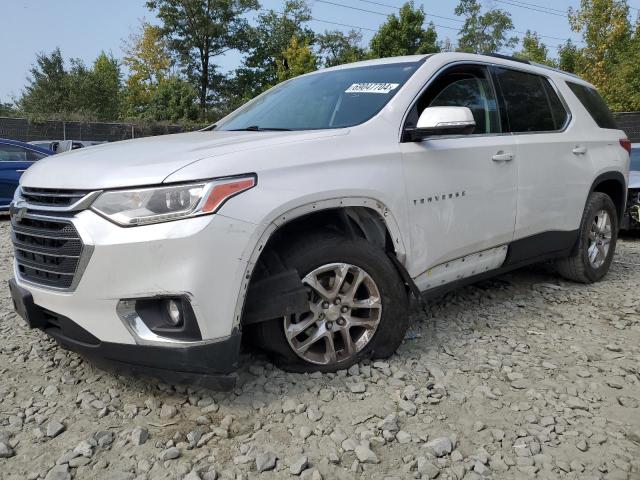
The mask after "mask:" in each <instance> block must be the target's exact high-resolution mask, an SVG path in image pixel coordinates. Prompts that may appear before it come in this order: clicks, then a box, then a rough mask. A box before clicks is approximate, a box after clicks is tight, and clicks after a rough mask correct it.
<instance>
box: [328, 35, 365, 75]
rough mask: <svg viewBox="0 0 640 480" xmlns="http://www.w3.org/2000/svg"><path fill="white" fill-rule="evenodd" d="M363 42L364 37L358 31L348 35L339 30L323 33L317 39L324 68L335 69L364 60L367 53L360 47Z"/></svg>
mask: <svg viewBox="0 0 640 480" xmlns="http://www.w3.org/2000/svg"><path fill="white" fill-rule="evenodd" d="M361 42H362V35H361V34H360V33H359V32H357V31H356V30H351V31H350V32H349V33H346V34H345V33H342V32H341V31H339V30H333V31H326V32H324V33H321V34H320V35H318V37H317V46H318V52H319V55H320V56H321V57H322V64H323V66H324V67H334V66H336V65H342V64H344V63H352V62H359V61H360V60H364V59H365V58H366V52H365V50H364V48H362V47H361V46H360V43H361Z"/></svg>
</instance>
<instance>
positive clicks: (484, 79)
mask: <svg viewBox="0 0 640 480" xmlns="http://www.w3.org/2000/svg"><path fill="white" fill-rule="evenodd" d="M427 107H468V108H469V109H470V110H471V112H472V113H473V118H474V119H475V121H476V128H475V130H474V131H473V133H474V134H487V133H500V132H501V127H500V112H499V111H498V104H497V102H496V96H495V92H494V90H493V85H492V83H491V81H490V79H489V74H488V71H487V69H486V68H485V67H482V66H479V65H456V66H455V67H451V68H449V69H447V70H445V71H444V73H442V74H440V75H439V76H438V77H437V78H436V79H435V80H434V81H433V82H432V83H431V85H430V86H429V88H427V90H426V91H425V92H424V93H423V94H422V96H421V97H420V98H419V99H418V101H417V102H416V105H415V106H414V107H413V108H412V110H411V112H410V113H409V117H408V118H407V127H414V126H415V125H416V124H417V121H418V118H419V117H420V114H421V113H422V112H423V111H424V109H425V108H427Z"/></svg>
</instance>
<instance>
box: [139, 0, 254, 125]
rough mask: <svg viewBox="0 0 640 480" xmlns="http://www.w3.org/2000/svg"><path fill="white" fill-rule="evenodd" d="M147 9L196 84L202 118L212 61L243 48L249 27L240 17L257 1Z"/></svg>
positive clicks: (170, 2)
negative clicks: (158, 23)
mask: <svg viewBox="0 0 640 480" xmlns="http://www.w3.org/2000/svg"><path fill="white" fill-rule="evenodd" d="M147 7H148V8H149V9H151V10H153V11H155V12H157V15H158V18H160V20H161V21H162V32H163V34H164V36H165V38H167V40H168V42H169V46H170V47H171V49H172V50H173V51H175V52H176V53H177V55H178V58H179V60H180V61H181V63H182V65H184V68H185V72H186V73H187V75H188V76H189V78H191V79H192V80H193V81H194V82H196V83H197V84H198V91H199V101H200V111H201V115H202V117H205V116H206V111H207V99H208V97H209V90H210V88H211V84H212V78H213V76H214V74H215V70H216V68H215V64H213V61H214V59H215V58H216V57H219V56H220V55H222V54H224V53H226V52H228V51H229V50H233V49H238V50H244V49H246V47H247V44H248V41H249V36H248V35H249V32H250V27H249V24H248V22H247V20H246V19H245V18H244V17H243V15H244V14H245V13H247V12H249V11H251V10H254V9H256V8H258V2H257V0H148V1H147Z"/></svg>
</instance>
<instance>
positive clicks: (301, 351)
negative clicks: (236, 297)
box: [258, 232, 408, 371]
mask: <svg viewBox="0 0 640 480" xmlns="http://www.w3.org/2000/svg"><path fill="white" fill-rule="evenodd" d="M279 253H280V257H281V258H282V261H283V263H284V264H285V266H286V267H287V268H295V269H296V270H297V271H298V273H299V274H300V278H301V281H302V283H303V284H304V285H305V286H306V288H307V292H308V299H309V311H308V312H305V313H304V314H302V315H298V316H287V317H285V318H284V319H279V320H273V321H270V322H264V323H262V324H259V325H258V329H259V332H258V333H259V336H260V339H259V341H260V343H261V344H262V347H263V348H265V349H266V350H268V351H270V352H271V353H273V354H274V356H275V360H276V362H277V363H278V364H279V365H280V366H282V367H283V368H286V369H288V370H293V371H336V370H341V369H344V368H348V367H349V366H351V365H353V364H354V363H357V362H358V361H360V360H362V359H364V358H370V357H376V358H381V357H387V356H389V355H391V354H392V353H393V352H394V351H395V350H396V349H397V348H398V346H399V345H400V343H401V342H402V339H403V338H404V334H405V331H406V328H407V325H408V316H407V301H408V300H407V294H406V291H405V288H404V285H403V284H402V282H401V280H400V278H399V275H398V273H397V272H396V270H395V267H394V266H393V264H392V263H391V261H390V260H389V259H388V258H387V256H386V254H385V252H383V251H382V250H380V249H379V248H376V247H375V246H373V245H371V244H370V243H368V242H367V241H365V240H360V239H354V240H352V239H347V238H344V237H342V236H340V235H338V234H335V233H332V232H321V233H314V234H312V235H310V236H307V237H305V238H301V239H297V240H296V241H294V242H292V243H291V244H289V245H287V246H286V247H284V248H282V249H281V251H280V252H279Z"/></svg>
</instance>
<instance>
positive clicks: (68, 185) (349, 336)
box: [11, 53, 630, 388]
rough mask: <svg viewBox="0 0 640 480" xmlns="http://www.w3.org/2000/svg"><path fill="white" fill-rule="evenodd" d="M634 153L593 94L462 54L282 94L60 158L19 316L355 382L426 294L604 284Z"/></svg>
mask: <svg viewBox="0 0 640 480" xmlns="http://www.w3.org/2000/svg"><path fill="white" fill-rule="evenodd" d="M629 147H630V145H629V142H628V141H627V140H626V138H625V136H624V134H623V133H622V132H621V131H619V130H617V129H616V127H615V125H614V122H613V120H612V117H611V114H610V112H609V110H608V109H607V107H606V106H605V104H604V102H603V101H602V100H601V98H600V97H599V95H598V94H597V93H596V91H595V90H594V88H593V87H592V86H591V85H589V84H588V83H586V82H585V81H583V80H581V79H580V78H577V77H575V76H572V75H569V74H567V73H563V72H560V71H556V70H553V69H550V68H546V67H543V66H540V65H533V64H530V63H528V62H523V61H515V60H513V59H508V58H504V57H497V56H479V55H470V54H462V53H441V54H435V55H428V56H411V57H401V58H387V59H381V60H373V61H368V62H361V63H357V64H352V65H344V66H340V67H336V68H330V69H326V70H322V71H318V72H314V73H311V74H308V75H304V76H301V77H298V78H295V79H293V80H290V81H288V82H285V83H282V84H280V85H278V86H277V87H275V88H273V89H271V90H269V91H268V92H266V93H264V94H263V95H261V96H259V97H257V98H256V99H254V100H253V101H251V102H249V103H248V104H246V105H245V106H243V107H241V108H240V109H238V110H237V111H235V112H233V113H232V114H230V115H229V116H227V117H226V118H224V119H222V120H221V121H220V122H219V123H218V124H217V125H214V126H212V127H210V128H208V129H205V130H203V131H200V132H194V133H186V134H180V135H169V136H164V137H156V138H145V139H139V140H132V141H124V142H118V143H113V144H106V145H100V146H97V147H94V148H90V149H81V150H78V151H75V152H71V153H65V154H62V155H56V156H55V157H52V158H51V159H45V160H41V161H40V162H38V163H37V164H36V165H34V166H33V167H31V168H30V169H29V170H28V171H27V172H26V173H25V174H24V175H23V177H22V180H21V188H20V189H19V190H18V192H17V194H16V197H15V200H14V204H13V207H12V224H13V241H14V246H15V256H16V260H15V280H13V281H12V282H11V289H12V292H13V298H14V300H15V304H16V309H17V310H18V312H19V313H20V314H21V315H23V316H24V317H25V318H26V320H27V321H28V322H29V324H30V325H31V326H33V327H37V328H41V329H43V330H44V331H45V332H46V333H48V334H49V335H51V336H53V337H55V338H56V339H57V340H58V341H59V342H60V343H62V344H63V345H66V346H67V347H69V348H71V349H74V350H77V351H79V352H81V353H83V354H86V355H90V356H92V357H94V358H96V359H103V360H107V361H109V363H111V364H116V365H119V366H121V367H122V366H123V367H128V368H129V369H132V370H134V371H135V370H140V371H143V372H146V373H151V374H153V375H156V376H160V377H162V378H168V379H170V380H172V381H196V382H197V381H200V382H204V381H206V382H208V384H209V385H212V384H215V385H217V386H219V387H220V388H223V387H229V386H230V385H231V384H232V382H233V376H230V375H228V374H229V373H231V372H232V371H233V370H234V368H235V367H236V365H237V362H238V354H239V349H240V339H241V336H243V337H244V338H245V339H246V340H252V341H253V343H255V344H257V345H259V346H260V347H261V348H264V349H265V350H267V351H268V352H270V353H271V354H272V355H273V358H274V359H275V360H276V361H277V362H278V363H279V364H280V365H282V366H283V367H284V368H288V369H291V370H298V371H313V370H320V371H335V370H340V369H344V368H347V367H349V366H350V365H351V364H353V363H354V362H357V361H359V360H362V359H365V358H371V357H373V358H377V357H386V356H388V355H391V354H392V353H393V352H394V351H395V350H396V348H397V347H398V345H400V343H401V341H402V339H403V337H404V334H405V330H406V328H407V321H408V320H407V318H408V315H407V309H408V305H409V303H410V299H411V297H418V296H420V295H421V293H426V294H427V297H428V296H430V295H436V294H439V293H442V292H443V291H445V290H448V289H451V288H453V287H456V286H459V285H462V284H464V283H468V282H472V281H475V280H477V279H479V278H482V277H486V276H490V275H496V274H498V273H501V272H504V271H506V270H509V269H513V268H516V267H520V266H522V265H525V264H530V263H532V262H538V261H542V260H551V259H554V260H557V263H558V267H559V270H560V273H561V274H562V275H563V276H565V277H567V278H570V279H573V280H576V281H579V282H594V281H597V280H600V279H601V278H602V277H603V276H604V275H605V274H606V272H607V270H608V268H609V265H610V263H611V259H612V256H613V253H614V249H615V245H616V236H617V231H618V224H619V221H620V218H621V215H622V214H623V212H624V210H625V199H626V189H627V181H628V169H629V154H628V149H629Z"/></svg>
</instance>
